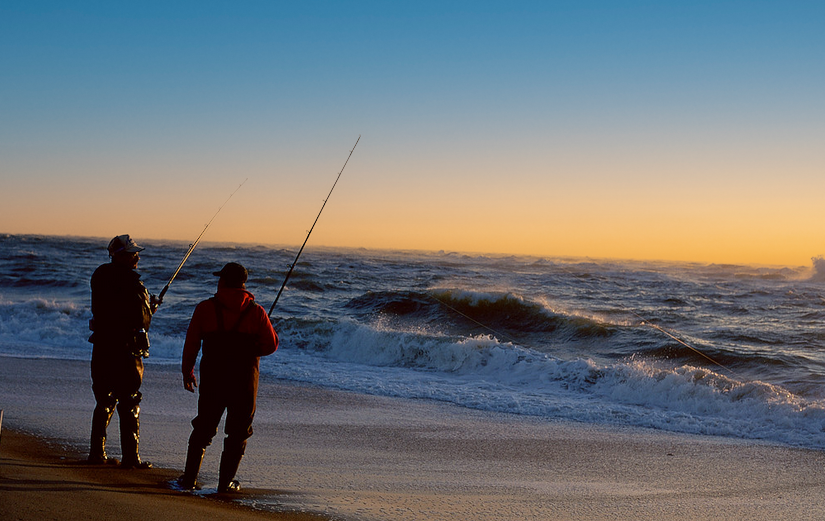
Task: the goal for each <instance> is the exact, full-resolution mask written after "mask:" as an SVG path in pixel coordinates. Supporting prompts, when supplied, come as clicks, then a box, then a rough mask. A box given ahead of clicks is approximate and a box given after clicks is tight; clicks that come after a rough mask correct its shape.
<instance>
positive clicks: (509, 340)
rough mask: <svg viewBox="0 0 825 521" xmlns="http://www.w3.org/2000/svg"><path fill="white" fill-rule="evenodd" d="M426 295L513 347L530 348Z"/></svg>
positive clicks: (433, 296)
mask: <svg viewBox="0 0 825 521" xmlns="http://www.w3.org/2000/svg"><path fill="white" fill-rule="evenodd" d="M426 295H427V296H428V297H430V298H431V299H433V300H435V301H436V302H438V303H440V304H441V305H442V306H444V307H446V308H448V309H450V310H452V311H454V312H456V313H458V314H459V315H461V316H462V317H464V318H466V319H467V320H469V321H470V322H473V323H475V324H476V325H478V326H481V327H483V328H484V329H486V330H488V331H491V332H492V333H493V334H494V335H497V336H498V337H500V338H502V339H503V340H507V341H508V342H510V343H511V344H513V345H520V346H523V347H529V346H526V345H524V344H522V343H521V342H517V341H516V340H515V339H514V338H512V337H511V336H509V335H505V334H504V333H501V332H499V331H496V330H495V329H493V328H491V327H490V326H488V325H486V324H482V323H481V322H479V321H478V320H476V319H474V318H473V317H471V316H470V315H468V314H466V313H462V312H461V311H459V310H458V309H456V308H455V307H453V306H451V305H449V304H447V303H446V302H444V301H443V300H441V299H440V298H438V297H436V296H435V295H430V294H429V293H427V294H426Z"/></svg>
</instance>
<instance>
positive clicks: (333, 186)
mask: <svg viewBox="0 0 825 521" xmlns="http://www.w3.org/2000/svg"><path fill="white" fill-rule="evenodd" d="M359 141H361V136H360V135H359V136H358V139H356V140H355V144H354V145H352V150H350V151H349V155H348V156H347V160H346V161H344V166H342V167H341V171H340V172H338V177H336V178H335V182H334V183H332V188H330V190H329V193H328V194H327V198H326V199H324V204H322V205H321V210H319V211H318V215H317V216H316V217H315V222H313V223H312V227H311V228H310V229H309V231H308V232H307V236H306V239H304V243H303V244H302V245H301V249H299V250H298V255H296V256H295V261H294V262H293V263H292V266H290V267H289V271H287V272H286V276H285V277H284V283H283V284H281V289H279V290H278V294H277V295H276V296H275V302H273V303H272V306H271V307H270V308H269V316H270V317H271V316H272V311H273V310H274V309H275V305H276V304H277V303H278V299H279V298H281V293H283V291H284V288H285V287H286V282H287V281H288V280H289V276H290V275H292V270H294V269H295V266H296V265H297V264H298V259H300V258H301V253H302V252H303V251H304V246H306V245H307V241H308V240H309V236H310V235H312V230H314V229H315V225H316V224H318V219H319V218H320V217H321V212H323V211H324V207H325V206H326V205H327V201H329V197H330V196H331V195H332V191H333V190H335V185H337V184H338V180H339V179H341V174H343V173H344V169H345V168H346V167H347V163H349V158H350V157H352V153H353V152H354V151H355V147H357V146H358V142H359Z"/></svg>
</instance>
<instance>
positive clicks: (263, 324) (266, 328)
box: [257, 305, 278, 356]
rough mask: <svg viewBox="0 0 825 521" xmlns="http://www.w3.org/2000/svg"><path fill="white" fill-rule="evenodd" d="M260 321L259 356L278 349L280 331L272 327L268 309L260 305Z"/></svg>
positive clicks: (258, 310)
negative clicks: (277, 331)
mask: <svg viewBox="0 0 825 521" xmlns="http://www.w3.org/2000/svg"><path fill="white" fill-rule="evenodd" d="M257 312H258V321H259V323H260V327H259V328H258V349H259V355H258V356H267V355H271V354H272V353H274V352H275V351H277V350H278V333H276V332H275V329H274V328H273V327H272V322H270V321H269V316H268V315H267V314H266V310H264V308H262V307H261V306H260V305H258V309H257Z"/></svg>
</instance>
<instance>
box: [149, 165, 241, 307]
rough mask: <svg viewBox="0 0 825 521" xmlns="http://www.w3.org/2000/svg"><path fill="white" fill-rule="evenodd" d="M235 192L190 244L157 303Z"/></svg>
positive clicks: (160, 301)
mask: <svg viewBox="0 0 825 521" xmlns="http://www.w3.org/2000/svg"><path fill="white" fill-rule="evenodd" d="M248 180H249V178H248V177H247V178H246V179H244V180H243V183H241V184H239V185H238V188H236V189H235V192H237V191H238V190H240V189H241V187H242V186H243V185H244V183H246V182H247V181H248ZM235 192H232V193H231V194H229V197H227V198H226V201H224V202H223V204H222V205H221V206H220V208H218V211H217V212H215V215H213V216H212V218H211V219H209V222H208V223H206V226H204V227H203V230H201V234H200V235H198V238H197V239H195V242H193V243H192V244H190V245H189V250H187V252H186V255H184V256H183V260H182V261H180V264H178V269H176V270H175V273H173V274H172V277H171V278H170V279H169V282H167V283H166V286H164V287H163V290H162V291H161V292H160V295H158V298H157V305H158V306H160V305H161V304H163V296H164V295H166V292H167V291H168V290H169V285H170V284H172V281H173V280H175V277H177V276H178V273H180V270H181V268H183V265H184V264H186V261H187V260H188V259H189V256H190V255H192V252H193V251H195V248H196V247H197V246H198V243H199V242H201V237H203V234H204V233H206V230H207V228H209V225H210V224H212V221H214V220H215V217H217V216H218V214H219V213H221V209H223V207H224V206H226V203H228V202H229V200H230V199H232V196H233V195H235Z"/></svg>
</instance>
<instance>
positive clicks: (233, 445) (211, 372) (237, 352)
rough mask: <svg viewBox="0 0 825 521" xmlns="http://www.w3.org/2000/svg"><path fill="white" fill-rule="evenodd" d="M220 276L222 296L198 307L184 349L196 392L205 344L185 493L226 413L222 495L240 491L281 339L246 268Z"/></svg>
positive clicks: (187, 376)
mask: <svg viewBox="0 0 825 521" xmlns="http://www.w3.org/2000/svg"><path fill="white" fill-rule="evenodd" d="M215 275H217V276H219V277H220V279H219V280H218V292H217V293H216V294H215V296H214V297H212V298H210V299H208V300H204V301H203V302H201V303H200V304H198V306H197V307H196V308H195V312H194V314H193V315H192V320H191V321H190V322H189V329H188V330H187V331H186V341H185V343H184V347H183V362H182V364H181V370H182V372H183V386H184V388H185V389H186V390H187V391H189V392H195V387H197V386H198V380H197V378H195V361H196V359H197V357H198V352H199V351H200V350H201V343H203V356H202V357H201V364H200V376H201V383H200V390H199V396H198V415H197V417H196V418H195V419H194V420H192V434H191V435H190V436H189V450H188V451H187V454H186V467H185V469H184V473H183V476H181V478H180V480H179V484H180V486H181V487H182V488H185V489H194V488H197V485H198V483H197V478H198V472H199V471H200V466H201V462H202V461H203V455H204V452H205V451H206V447H207V446H209V445H210V444H211V443H212V438H214V437H215V435H216V434H217V433H218V424H219V423H220V421H221V417H222V416H223V412H224V411H226V424H225V428H224V431H225V433H226V438H225V439H224V442H223V453H222V454H221V465H220V473H219V477H218V492H219V493H224V492H231V491H237V490H239V489H240V485H239V483H238V482H237V481H235V479H234V478H235V473H236V472H237V471H238V466H239V465H240V462H241V458H242V457H243V454H244V451H245V449H246V441H247V439H249V437H250V436H252V419H253V417H254V416H255V399H256V398H257V395H258V372H259V367H260V361H261V357H262V356H266V355H271V354H272V353H274V352H275V350H277V349H278V335H277V333H275V330H274V329H272V324H271V323H270V321H269V316H268V315H267V313H266V311H264V308H262V307H261V306H260V305H258V304H257V303H255V297H254V296H253V295H252V294H251V293H250V292H248V291H246V279H247V276H248V274H247V271H246V268H244V267H243V266H241V265H240V264H238V263H235V262H230V263H229V264H227V265H226V266H224V267H223V269H221V271H219V272H216V273H215Z"/></svg>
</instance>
